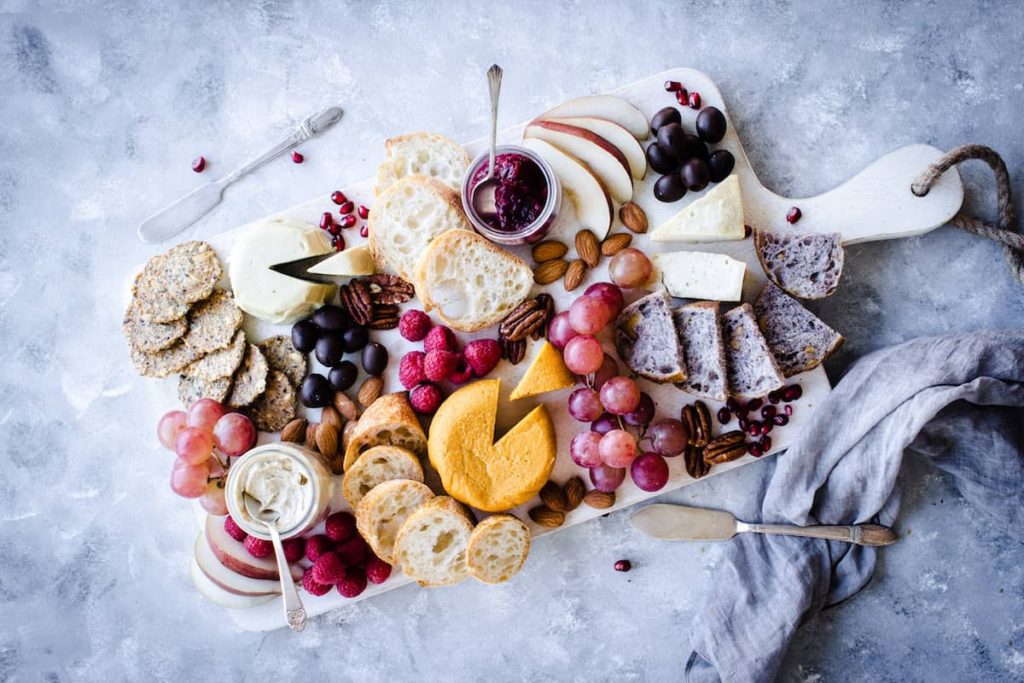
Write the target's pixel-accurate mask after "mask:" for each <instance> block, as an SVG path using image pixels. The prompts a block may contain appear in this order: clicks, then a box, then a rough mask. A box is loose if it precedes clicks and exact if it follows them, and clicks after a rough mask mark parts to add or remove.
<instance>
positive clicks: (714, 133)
mask: <svg viewBox="0 0 1024 683" xmlns="http://www.w3.org/2000/svg"><path fill="white" fill-rule="evenodd" d="M725 129H726V123H725V114H723V113H722V112H721V110H719V109H718V108H716V107H704V108H703V109H701V110H700V113H699V114H697V135H699V136H700V139H701V140H704V141H705V142H718V141H719V140H721V139H722V138H724V137H725Z"/></svg>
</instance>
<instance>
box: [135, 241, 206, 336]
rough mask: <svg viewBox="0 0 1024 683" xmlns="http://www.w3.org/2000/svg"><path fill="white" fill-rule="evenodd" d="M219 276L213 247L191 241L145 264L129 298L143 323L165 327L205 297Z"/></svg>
mask: <svg viewBox="0 0 1024 683" xmlns="http://www.w3.org/2000/svg"><path fill="white" fill-rule="evenodd" d="M222 273H223V269H222V268H221V265H220V261H218V260H217V254H216V252H214V251H213V247H211V246H210V245H209V244H207V243H206V242H198V241H194V240H193V241H191V242H182V243H181V244H179V245H177V246H175V247H172V248H171V249H170V250H168V251H167V252H166V253H163V254H160V255H158V256H154V257H153V258H151V259H149V261H147V262H146V265H145V266H144V267H143V269H142V272H141V273H139V276H138V277H137V278H135V285H134V287H132V295H133V296H134V297H135V299H136V301H137V302H138V304H139V313H140V315H141V316H142V318H143V319H144V320H147V321H149V322H157V323H166V322H170V321H172V320H177V319H178V318H180V317H182V316H183V315H185V313H186V312H188V309H189V306H190V305H191V304H193V303H195V302H196V301H202V300H203V299H206V298H207V297H209V296H210V294H211V293H212V292H213V287H214V285H215V284H217V280H219V279H220V277H221V274H222Z"/></svg>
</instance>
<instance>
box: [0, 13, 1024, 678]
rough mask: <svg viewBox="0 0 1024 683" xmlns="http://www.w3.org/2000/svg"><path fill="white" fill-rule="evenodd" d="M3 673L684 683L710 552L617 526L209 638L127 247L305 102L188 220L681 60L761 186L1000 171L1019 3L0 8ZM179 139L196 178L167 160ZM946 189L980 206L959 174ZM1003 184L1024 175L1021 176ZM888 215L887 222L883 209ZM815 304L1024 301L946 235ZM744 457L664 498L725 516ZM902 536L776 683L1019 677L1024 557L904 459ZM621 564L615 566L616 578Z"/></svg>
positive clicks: (892, 251)
mask: <svg viewBox="0 0 1024 683" xmlns="http://www.w3.org/2000/svg"><path fill="white" fill-rule="evenodd" d="M0 8H2V9H0V680H25V681H38V680H102V681H112V680H198V679H202V680H266V679H270V678H274V679H276V680H314V678H313V677H314V676H316V677H319V678H327V679H330V680H334V679H359V680H413V679H419V680H438V679H442V678H444V679H451V680H481V679H493V680H520V679H528V680H591V681H592V680H678V678H679V677H680V675H681V669H682V666H683V663H684V658H685V656H686V654H687V653H688V647H687V643H688V638H687V632H688V627H689V623H690V620H691V618H692V617H693V614H694V611H695V610H696V609H697V608H698V606H699V605H700V601H701V599H702V595H703V592H704V587H705V586H706V585H708V582H709V581H715V580H716V564H717V557H718V555H717V549H716V548H715V547H712V546H709V545H701V544H692V545H680V544H677V545H663V544H657V543H653V542H651V541H648V540H646V539H644V538H640V537H638V536H636V535H635V534H632V533H630V532H629V531H628V529H627V526H626V515H625V514H621V513H620V514H615V515H612V516H610V517H608V518H605V519H601V520H599V521H597V522H593V523H590V524H586V525H583V526H581V527H577V528H575V529H572V530H569V531H566V532H565V533H561V534H559V535H558V536H557V537H556V538H553V539H550V540H546V541H544V542H541V543H538V544H537V545H536V547H535V548H534V551H533V553H532V555H531V559H530V562H529V563H528V565H527V567H526V569H525V570H524V572H523V573H522V574H521V575H520V576H519V577H518V578H517V579H516V580H515V581H514V582H512V583H511V584H509V585H507V586H504V587H498V588H488V587H484V586H481V585H477V584H475V583H472V582H467V583H466V584H465V585H461V586H458V587H455V588H450V589H445V590H436V591H424V590H417V589H416V588H413V587H408V588H405V589H402V590H398V591H395V592H393V593H391V594H388V595H386V596H383V597H381V598H379V599H375V600H372V601H369V602H366V603H363V604H360V605H358V606H355V607H354V608H350V609H347V610H342V611H339V612H336V613H333V614H331V615H328V616H327V617H325V618H320V619H317V620H316V621H315V623H313V625H312V627H311V628H310V630H309V632H307V633H306V634H304V635H302V636H295V635H292V634H290V633H286V632H277V633H272V634H268V635H262V634H241V633H237V632H234V631H233V630H232V629H231V627H230V625H229V623H228V622H226V620H225V618H224V614H223V612H222V611H221V609H220V608H218V607H215V606H213V605H211V604H209V603H206V602H204V601H203V600H202V598H200V596H199V595H198V594H197V593H196V592H195V590H194V589H193V588H192V586H191V583H190V581H189V578H188V575H187V571H186V565H187V561H188V558H189V555H190V547H191V543H192V539H193V537H194V534H195V527H194V525H193V520H192V516H191V512H190V511H189V509H188V506H187V504H186V503H185V502H184V501H182V500H181V499H179V498H176V497H175V496H174V495H173V494H172V493H171V491H170V490H169V488H168V486H167V478H168V474H169V469H170V458H169V456H168V454H166V453H165V452H163V451H161V450H160V449H159V447H158V445H157V444H156V442H155V439H154V438H153V431H154V425H155V421H156V419H157V418H158V416H159V415H160V414H161V413H162V412H163V411H164V410H167V409H169V408H170V407H171V406H169V405H159V404H154V403H153V402H151V401H149V400H147V399H148V398H149V397H150V396H151V395H155V394H153V391H152V389H151V388H150V387H151V381H146V380H141V379H139V378H137V377H135V375H134V373H133V372H132V370H131V368H130V366H129V364H128V360H127V353H126V350H125V347H124V345H123V342H122V340H121V337H120V331H119V325H120V320H121V314H122V310H121V290H122V287H123V283H124V278H125V276H126V273H127V272H128V271H129V269H130V268H131V267H132V266H134V265H136V264H138V263H140V262H141V261H143V260H144V259H145V258H146V257H148V256H149V255H150V254H151V253H152V249H151V248H150V247H147V246H145V245H143V244H141V243H140V242H138V241H137V240H136V239H135V237H134V230H135V226H136V224H137V223H138V222H139V220H140V219H141V218H143V217H145V216H146V215H148V214H149V213H150V212H152V211H153V210H154V209H156V208H158V207H160V206H162V205H163V204H165V203H166V202H167V201H168V200H169V199H171V198H173V197H175V196H177V195H178V194H180V193H183V192H184V191H186V190H188V189H190V188H192V187H194V186H195V185H196V184H197V183H199V182H200V181H201V180H205V179H208V178H210V177H211V176H213V175H216V174H219V173H221V172H223V171H224V170H226V169H228V168H230V167H231V166H233V165H234V164H236V163H238V162H240V161H242V160H244V159H245V158H247V157H248V156H250V155H251V154H253V153H255V152H257V151H259V150H260V148H261V147H262V146H263V145H264V144H265V143H266V142H268V141H269V140H271V139H273V138H275V137H276V136H277V135H278V134H280V133H281V131H283V130H284V129H285V128H286V126H287V125H288V124H289V123H290V122H292V121H294V120H295V119H297V118H298V117H300V116H302V115H304V114H305V113H307V112H308V111H310V110H312V109H313V108H315V107H316V106H318V105H322V104H326V103H329V102H340V103H342V104H343V105H344V106H345V107H346V117H345V119H344V121H343V123H342V125H341V126H340V127H339V128H337V129H335V130H333V131H332V132H331V133H330V134H329V135H328V136H326V137H324V138H321V139H320V140H318V141H316V142H313V143H311V144H308V145H305V146H304V148H303V151H304V152H305V153H306V157H307V161H306V163H305V164H303V165H301V166H295V165H293V164H292V163H291V162H289V161H287V160H280V161H279V162H277V163H274V164H271V165H270V166H268V167H266V168H265V169H263V170H262V171H260V172H259V173H258V174H257V175H256V176H255V177H252V178H250V179H249V180H247V181H246V182H245V183H244V184H241V185H239V186H237V187H235V188H233V189H232V190H230V191H229V193H228V195H227V198H226V201H225V202H224V204H223V205H222V206H221V207H220V208H219V209H218V210H217V211H216V212H215V213H213V214H212V215H210V216H209V217H208V218H207V219H206V220H204V221H203V222H202V223H201V224H199V225H198V226H197V228H196V229H194V230H193V231H192V232H191V235H194V236H198V237H202V236H207V235H212V234H215V233H217V232H220V231H222V230H224V229H226V228H228V227H231V226H233V225H235V224H238V223H241V222H244V221H248V220H251V219H254V218H257V217H259V216H262V215H264V214H266V213H269V212H271V211H274V210H277V209H279V208H283V207H285V206H288V205H291V204H293V203H296V202H297V201H300V200H304V199H307V198H309V197H311V196H315V195H317V194H319V193H327V192H329V191H330V190H331V189H334V188H336V187H338V186H341V185H343V184H345V183H348V182H352V181H355V180H359V179H362V178H364V177H366V176H368V175H370V174H371V173H372V172H373V169H374V167H375V164H376V162H377V160H378V158H379V155H380V151H381V143H382V141H383V140H384V138H385V137H387V136H388V135H391V134H396V133H401V132H406V131H409V130H415V129H425V130H438V131H442V132H445V133H447V134H449V135H451V136H453V137H455V138H456V139H472V138H476V137H479V136H480V135H481V134H483V133H484V132H485V130H486V123H485V116H486V107H485V90H484V87H483V77H482V74H483V72H484V71H485V69H486V68H487V66H489V65H490V64H491V63H492V62H494V61H497V62H499V63H501V64H502V65H503V67H504V68H505V71H506V79H505V83H504V90H503V97H502V116H503V119H504V120H505V121H506V122H512V121H517V120H522V119H525V118H527V117H529V116H531V115H533V114H535V113H536V112H537V111H540V110H541V109H542V108H543V107H544V106H545V105H548V104H552V103H556V102H559V101H561V100H563V99H565V98H567V97H570V96H572V95H576V94H585V93H591V92H600V91H603V90H606V89H609V88H612V87H615V86H618V85H621V84H624V83H628V82H630V81H633V80H635V79H638V78H640V77H642V76H645V75H647V74H649V73H652V72H656V71H659V70H661V69H664V68H668V67H672V66H693V67H697V68H700V69H703V70H705V71H707V72H709V73H710V74H711V75H712V77H713V78H714V79H715V80H716V81H717V83H718V85H719V86H720V87H721V89H722V91H723V92H724V93H725V96H726V99H727V101H728V103H729V106H730V111H731V114H732V117H733V119H734V120H735V121H736V123H737V126H738V127H739V128H740V129H741V130H740V133H741V136H742V138H743V140H744V144H745V146H746V149H747V151H748V153H749V154H750V156H751V158H752V161H753V163H754V166H755V168H757V170H758V171H759V173H760V175H761V176H762V177H763V179H764V180H765V181H766V183H767V184H769V185H770V186H772V187H773V188H774V189H776V190H778V191H780V192H783V193H792V194H811V193H815V192H818V191H822V190H825V189H828V188H829V187H831V186H833V185H835V184H837V183H839V182H841V181H842V180H844V179H846V178H847V177H849V176H850V175H852V174H853V173H855V172H856V171H858V170H859V169H860V168H861V167H863V166H864V165H866V164H868V163H870V162H871V161H873V160H874V159H875V158H877V157H878V156H880V155H882V154H883V153H885V152H887V151H889V150H891V149H893V148H895V147H898V146H901V145H904V144H908V143H913V142H928V143H932V144H934V145H937V146H940V147H944V148H948V147H951V146H953V145H956V144H958V143H962V142H968V141H970V142H981V143H986V144H989V145H991V146H993V147H995V148H996V149H997V150H999V151H1000V152H1001V153H1002V154H1003V155H1004V156H1005V158H1006V161H1007V163H1008V165H1009V167H1010V172H1011V174H1012V175H1013V176H1014V177H1015V178H1019V177H1020V176H1021V172H1022V170H1024V168H1022V166H1024V142H1022V138H1021V135H1020V120H1021V111H1022V105H1024V60H1022V59H1021V54H1022V47H1024V40H1022V27H1024V5H1022V4H1021V3H1017V2H1002V3H1000V2H974V3H968V2H962V1H960V0H949V1H933V2H884V3H883V2H869V1H866V0H857V1H852V2H844V3H834V4H833V3H823V2H822V3H819V2H750V3H726V2H724V1H721V2H716V1H713V0H705V1H691V2H657V3H656V2H643V3H619V4H616V3H611V2H596V1H591V2H587V1H582V0H581V1H580V2H529V3H527V2H516V1H511V0H510V1H506V2H503V3H498V4H494V5H493V6H492V3H487V2H483V1H482V0H475V1H472V2H470V1H466V0H460V1H457V2H445V3H443V4H442V3H426V2H424V3H420V2H414V1H412V0H398V1H395V2H358V3H340V2H329V1H324V2H309V3H285V2H272V1H264V2H242V1H237V2H223V3H220V2H203V1H195V2H177V1H173V0H172V1H171V2H163V3H153V4H149V5H147V4H136V3H130V2H123V1H118V0H110V1H108V2H103V3H84V2H83V3H73V2H59V1H51V2H41V3H36V2H27V1H26V2H19V1H17V0H2V1H0ZM197 154H204V155H205V156H206V157H207V158H208V159H209V160H210V166H209V171H208V173H207V175H204V176H202V177H197V176H195V175H194V174H193V173H192V172H191V170H190V168H189V162H190V160H191V159H192V158H193V157H194V156H196V155H197ZM966 178H967V179H968V182H969V192H970V193H971V197H972V198H971V200H970V205H971V206H972V207H973V208H975V209H976V210H977V211H979V212H982V213H985V212H987V211H989V210H990V208H991V203H992V201H993V200H992V198H991V196H990V195H984V194H983V196H981V198H980V199H978V196H979V195H978V194H977V193H976V192H975V190H976V189H978V184H977V183H978V182H980V183H982V185H981V187H982V188H984V189H985V190H988V191H989V192H991V190H990V186H989V185H988V184H987V180H988V179H987V178H986V177H985V175H984V173H981V172H979V171H976V170H971V171H968V172H967V173H966ZM1015 187H1016V189H1018V190H1019V189H1020V183H1019V182H1018V183H1016V184H1015ZM885 219H886V217H885V215H884V213H882V214H880V215H879V216H878V221H880V222H884V221H885ZM846 267H847V272H846V277H845V278H844V286H843V287H842V288H841V289H840V290H839V292H838V294H837V295H836V296H834V297H832V298H831V299H829V300H827V301H825V302H823V303H821V304H820V305H817V306H815V309H816V310H817V311H818V312H819V313H820V314H821V315H822V316H823V317H824V318H825V319H826V320H827V321H828V322H830V323H832V324H833V325H834V326H836V327H837V328H839V329H840V330H841V331H842V332H843V333H844V334H845V336H846V338H847V343H846V346H845V348H844V349H843V351H842V353H841V354H840V355H839V356H838V357H837V358H835V359H833V360H832V361H831V362H830V371H831V373H832V375H833V376H834V377H837V376H838V375H839V374H840V373H841V372H842V370H843V369H844V368H845V367H846V366H847V365H849V363H851V362H852V361H854V360H855V359H856V358H857V357H859V356H861V355H863V354H864V353H866V352H868V351H870V350H872V349H875V348H878V347H881V346H884V345H887V344H891V343H894V342H898V341H901V340H904V339H908V338H911V337H914V336H918V335H923V334H935V333H940V332H943V331H945V330H975V329H981V328H986V327H992V328H1000V327H1003V328H1005V327H1017V326H1020V325H1021V324H1022V321H1024V315H1022V314H1024V303H1022V301H1024V297H1022V295H1024V288H1022V287H1021V286H1020V285H1019V284H1018V283H1016V282H1014V281H1013V280H1012V279H1011V278H1010V276H1009V275H1008V272H1007V270H1006V269H1005V267H1004V266H1003V264H1002V261H1001V257H1000V254H999V251H998V249H997V248H996V247H995V246H994V245H993V244H990V243H987V242H985V241H982V240H979V239H976V238H972V237H969V236H967V235H964V234H961V233H959V232H957V231H955V230H953V229H951V228H943V229H940V230H938V231H936V232H934V233H932V234H929V235H926V236H923V237H920V238H915V239H909V240H903V241H898V242H887V243H877V244H867V245H858V246H855V247H852V248H850V249H849V250H848V254H847V266H846ZM758 469H759V468H758V467H757V466H751V467H749V468H744V469H743V470H738V471H736V472H733V473H730V474H728V475H725V476H722V477H720V478H717V479H715V480H714V481H712V482H708V483H707V484H705V485H701V486H696V487H693V488H691V489H688V490H687V491H686V492H680V493H678V494H675V495H670V496H667V498H669V499H674V500H679V501H695V502H698V503H701V504H706V505H727V501H728V500H729V499H730V498H731V497H735V496H739V495H743V491H744V488H745V487H746V486H748V485H749V484H750V482H752V481H754V479H755V478H756V477H757V476H758V472H757V470H758ZM904 482H905V487H906V495H905V503H904V515H903V518H902V520H901V523H900V531H901V533H902V535H903V537H904V538H903V540H902V541H901V542H900V543H899V544H898V545H896V546H895V547H893V548H891V549H889V550H887V551H886V552H885V553H884V554H883V555H882V560H881V563H880V568H879V571H878V573H877V575H876V577H875V580H874V581H873V582H872V584H871V585H870V586H869V587H868V588H867V589H866V590H865V591H864V592H863V593H862V594H860V595H858V596H857V597H855V598H853V599H852V600H850V601H849V602H848V603H846V604H844V605H842V606H840V607H838V608H836V609H833V610H831V611H828V612H826V613H825V614H823V615H821V616H819V617H818V618H816V619H814V620H813V621H811V622H810V623H809V624H808V625H807V627H806V628H805V629H804V630H803V632H802V635H801V637H800V638H799V640H798V642H797V643H796V645H795V647H794V649H793V650H792V652H791V653H790V655H789V657H788V659H787V663H786V665H785V667H784V669H783V672H782V674H781V677H782V679H783V680H804V681H825V680H872V681H876V680H901V681H902V680H929V681H935V680H1022V679H1024V569H1022V565H1024V551H1022V548H1021V546H1020V545H1019V544H1017V543H1013V542H1011V541H1009V540H1008V539H1007V537H1006V536H1004V535H1003V534H1001V533H1000V532H999V530H998V529H994V528H991V526H990V525H989V524H988V523H986V522H982V521H980V520H978V519H977V518H976V517H975V515H974V514H973V513H972V511H971V510H970V509H969V508H967V507H966V506H965V505H964V503H963V501H962V500H961V498H960V497H959V496H958V495H957V494H956V493H955V491H953V490H952V489H951V487H950V485H949V483H948V481H947V480H946V479H945V478H944V477H942V476H940V475H939V474H937V473H936V472H934V471H929V470H927V469H925V468H922V467H920V466H915V465H912V466H911V467H909V468H908V470H907V471H906V472H904ZM622 557H628V558H630V559H632V560H633V562H634V565H635V567H636V568H635V569H634V570H633V571H632V572H630V573H628V574H621V573H616V572H614V571H613V570H612V563H613V562H614V561H615V560H617V559H619V558H622Z"/></svg>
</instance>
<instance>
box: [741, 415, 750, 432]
mask: <svg viewBox="0 0 1024 683" xmlns="http://www.w3.org/2000/svg"><path fill="white" fill-rule="evenodd" d="M739 425H740V431H742V432H745V431H747V430H748V429H750V420H748V419H747V418H745V417H741V418H740V421H739Z"/></svg>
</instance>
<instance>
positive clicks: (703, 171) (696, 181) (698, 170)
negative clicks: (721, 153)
mask: <svg viewBox="0 0 1024 683" xmlns="http://www.w3.org/2000/svg"><path fill="white" fill-rule="evenodd" d="M679 175H681V176H682V177H683V182H684V183H686V187H688V188H689V189H691V190H693V191H694V192H700V191H701V190H703V189H704V188H705V187H707V186H708V182H710V180H711V174H710V173H709V172H708V165H707V164H705V163H704V162H703V161H702V160H700V159H690V160H689V161H687V162H686V163H685V164H683V170H682V171H680V172H679Z"/></svg>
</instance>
